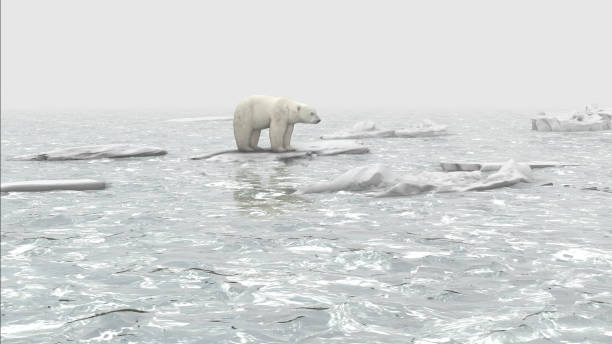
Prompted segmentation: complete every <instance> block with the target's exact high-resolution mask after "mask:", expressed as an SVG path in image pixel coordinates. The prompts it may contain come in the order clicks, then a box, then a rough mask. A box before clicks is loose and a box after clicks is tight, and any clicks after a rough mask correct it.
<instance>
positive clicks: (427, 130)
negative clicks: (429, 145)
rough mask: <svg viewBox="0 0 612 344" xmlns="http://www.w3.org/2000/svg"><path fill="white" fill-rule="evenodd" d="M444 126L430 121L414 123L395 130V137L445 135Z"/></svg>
mask: <svg viewBox="0 0 612 344" xmlns="http://www.w3.org/2000/svg"><path fill="white" fill-rule="evenodd" d="M446 128H447V126H446V125H442V124H436V123H434V122H432V121H429V120H425V121H423V122H421V123H416V124H414V125H412V126H410V127H408V128H406V129H397V130H395V136H397V137H427V136H440V135H446V134H447V132H446Z"/></svg>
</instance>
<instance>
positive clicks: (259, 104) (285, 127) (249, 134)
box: [234, 96, 321, 152]
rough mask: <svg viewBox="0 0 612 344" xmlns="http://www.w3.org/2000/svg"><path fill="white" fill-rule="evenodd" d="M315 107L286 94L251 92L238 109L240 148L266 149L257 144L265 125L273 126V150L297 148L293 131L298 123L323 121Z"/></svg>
mask: <svg viewBox="0 0 612 344" xmlns="http://www.w3.org/2000/svg"><path fill="white" fill-rule="evenodd" d="M319 122H321V119H320V118H319V116H317V112H316V111H315V109H313V108H311V107H309V106H308V105H306V104H302V103H298V102H295V101H293V100H291V99H289V98H284V97H270V96H250V97H248V98H246V99H245V100H243V101H242V102H240V104H238V106H237V107H236V111H234V138H235V139H236V146H238V151H240V152H253V151H257V150H262V149H261V148H259V147H257V143H258V142H259V134H260V133H261V130H262V129H266V128H270V144H271V146H272V151H273V152H286V151H289V150H294V149H293V148H292V147H291V146H290V143H291V134H292V133H293V125H294V124H295V123H311V124H315V123H319Z"/></svg>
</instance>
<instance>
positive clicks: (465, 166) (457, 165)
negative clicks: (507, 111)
mask: <svg viewBox="0 0 612 344" xmlns="http://www.w3.org/2000/svg"><path fill="white" fill-rule="evenodd" d="M504 164H505V163H504V162H441V163H440V167H442V170H443V171H445V172H456V171H482V172H488V171H497V170H499V169H500V168H501V167H502V166H503V165H504ZM520 164H525V165H528V166H529V167H530V168H546V167H562V166H575V164H563V163H560V162H553V161H533V162H521V163H520Z"/></svg>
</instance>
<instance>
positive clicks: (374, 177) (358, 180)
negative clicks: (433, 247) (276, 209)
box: [297, 160, 531, 197]
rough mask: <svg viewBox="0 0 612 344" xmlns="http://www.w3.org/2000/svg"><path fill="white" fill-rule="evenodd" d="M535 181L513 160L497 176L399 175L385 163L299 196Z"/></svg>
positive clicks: (469, 187)
mask: <svg viewBox="0 0 612 344" xmlns="http://www.w3.org/2000/svg"><path fill="white" fill-rule="evenodd" d="M530 180H531V168H530V167H529V166H528V165H525V164H517V163H516V162H514V160H509V161H508V162H506V163H505V164H503V166H501V168H500V169H499V170H498V171H496V172H493V173H486V172H483V171H471V172H450V173H446V172H423V173H419V174H416V175H398V174H396V173H394V172H393V171H391V169H390V168H389V167H387V166H385V165H382V164H374V165H370V166H363V167H357V168H354V169H352V170H349V171H347V172H345V173H344V174H342V175H340V176H338V177H336V178H334V179H332V180H330V181H326V182H318V183H313V184H310V185H306V186H303V187H301V188H299V189H298V191H297V193H299V194H307V193H321V192H336V191H369V192H372V193H373V195H374V196H377V197H392V196H409V195H416V194H420V193H423V192H428V191H435V192H464V191H483V190H490V189H496V188H501V187H506V186H512V185H515V184H517V183H521V182H529V181H530Z"/></svg>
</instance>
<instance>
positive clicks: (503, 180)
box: [458, 160, 531, 191]
mask: <svg viewBox="0 0 612 344" xmlns="http://www.w3.org/2000/svg"><path fill="white" fill-rule="evenodd" d="M530 181H531V168H530V167H529V165H526V164H517V163H516V162H514V160H510V161H508V162H507V163H505V164H504V165H503V166H502V167H501V168H500V169H499V171H497V172H495V173H493V174H491V175H489V176H487V177H485V178H484V179H482V180H480V181H477V182H476V183H474V184H471V185H468V186H466V187H465V188H463V189H462V190H458V191H483V190H491V189H497V188H502V187H506V186H512V185H514V184H518V183H520V182H523V183H529V182H530Z"/></svg>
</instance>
